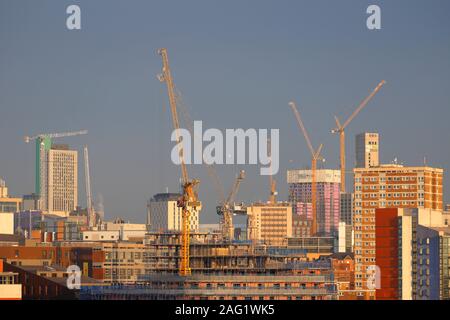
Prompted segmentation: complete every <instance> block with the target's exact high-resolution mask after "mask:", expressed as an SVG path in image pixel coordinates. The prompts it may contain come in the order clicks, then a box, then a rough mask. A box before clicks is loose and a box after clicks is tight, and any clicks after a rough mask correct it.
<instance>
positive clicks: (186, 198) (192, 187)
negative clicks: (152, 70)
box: [158, 48, 201, 276]
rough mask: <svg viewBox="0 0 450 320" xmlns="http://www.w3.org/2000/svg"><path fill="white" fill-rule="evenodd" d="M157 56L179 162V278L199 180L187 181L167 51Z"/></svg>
mask: <svg viewBox="0 0 450 320" xmlns="http://www.w3.org/2000/svg"><path fill="white" fill-rule="evenodd" d="M158 54H159V55H160V56H161V58H162V62H163V68H162V73H161V74H159V75H158V79H159V81H161V82H165V83H166V85H167V93H168V97H169V104H170V111H171V114H172V124H173V127H174V130H175V132H176V140H177V145H178V151H179V155H180V160H181V161H180V162H181V180H182V188H183V194H182V196H181V197H180V199H179V200H178V201H177V206H178V207H179V208H181V209H182V231H181V262H180V265H179V270H178V272H179V274H180V275H181V276H188V275H190V274H191V268H190V266H189V257H190V254H189V244H190V225H189V217H190V214H191V211H192V210H200V209H201V202H200V201H199V200H198V195H197V191H196V187H197V186H198V184H199V183H200V181H199V180H197V179H193V180H189V176H188V172H187V167H186V163H185V160H184V151H183V147H182V145H181V140H180V132H179V130H180V123H179V120H178V114H177V99H176V95H175V90H174V88H175V87H174V83H173V79H172V74H171V72H170V67H169V58H168V55H167V49H166V48H161V49H159V50H158Z"/></svg>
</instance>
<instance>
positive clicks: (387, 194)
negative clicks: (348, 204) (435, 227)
mask: <svg viewBox="0 0 450 320" xmlns="http://www.w3.org/2000/svg"><path fill="white" fill-rule="evenodd" d="M354 174H355V190H354V191H355V192H354V197H355V198H354V216H353V228H354V234H355V235H354V237H355V243H354V253H355V288H356V290H361V292H367V289H368V287H367V283H368V282H367V281H368V277H369V274H368V271H367V270H368V268H369V267H373V266H374V265H375V209H378V208H430V209H432V210H442V207H443V205H442V178H443V169H438V168H431V167H404V166H402V165H394V164H390V165H381V166H378V167H374V168H355V169H354ZM372 297H374V292H372Z"/></svg>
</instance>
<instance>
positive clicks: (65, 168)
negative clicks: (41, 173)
mask: <svg viewBox="0 0 450 320" xmlns="http://www.w3.org/2000/svg"><path fill="white" fill-rule="evenodd" d="M47 159H48V165H47V210H48V211H49V212H50V213H61V214H63V215H68V214H69V213H70V212H71V211H74V210H75V209H76V207H77V204H78V152H77V151H76V150H70V149H69V147H68V146H67V145H52V147H51V148H50V150H48V152H47Z"/></svg>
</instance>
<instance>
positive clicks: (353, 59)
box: [0, 0, 450, 223]
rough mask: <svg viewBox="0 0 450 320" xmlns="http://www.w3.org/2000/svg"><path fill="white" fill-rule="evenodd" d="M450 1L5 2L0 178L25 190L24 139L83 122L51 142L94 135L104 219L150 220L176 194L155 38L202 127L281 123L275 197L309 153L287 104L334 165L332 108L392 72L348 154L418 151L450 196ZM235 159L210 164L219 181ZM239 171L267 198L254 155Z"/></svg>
mask: <svg viewBox="0 0 450 320" xmlns="http://www.w3.org/2000/svg"><path fill="white" fill-rule="evenodd" d="M70 4H78V5H80V7H81V19H82V22H81V23H82V30H80V31H69V30H67V28H66V17H67V15H66V13H65V11H66V7H67V6H68V5H70ZM369 4H378V5H380V6H381V9H382V30H380V31H369V30H368V29H367V28H366V18H367V14H366V8H367V7H368V5H369ZM449 13H450V2H449V1H448V0H442V1H425V0H423V1H411V0H408V1H406V0H404V1H401V0H396V1H375V0H372V1H362V0H352V1H350V0H348V1H347V0H342V1H331V0H330V1H317V0H314V1H313V0H311V1H299V0H295V1H283V0H280V1H275V0H272V1H261V0H258V1H256V0H253V1H238V0H233V1H231V0H227V1H225V0H222V1H211V0H204V1H196V0H190V1H169V0H163V1H137V0H136V1H130V0H127V1H125V0H121V1H114V0H108V1H106V0H95V1H76V0H72V1H61V0H58V1H56V0H54V1H50V0H41V1H35V0H33V1H31V0H30V1H22V0H20V1H19V0H14V1H13V0H9V1H8V0H0V177H3V178H4V179H5V180H6V181H7V184H8V186H9V187H10V192H11V193H13V194H15V195H22V194H27V193H31V192H33V191H34V146H33V145H27V144H25V143H24V142H23V136H24V135H32V134H37V133H51V132H65V131H71V130H80V129H88V130H89V134H88V135H86V136H80V137H72V138H66V139H60V140H58V141H59V142H61V143H68V144H70V145H71V146H72V147H74V148H77V149H78V150H80V151H81V149H82V146H83V145H84V144H87V145H88V146H89V155H90V160H91V176H92V188H93V193H94V196H95V198H97V197H98V195H100V194H101V195H102V196H103V198H104V205H105V209H106V217H107V218H113V217H116V216H122V217H124V218H128V219H131V220H134V221H138V222H144V221H145V212H146V209H145V206H146V200H147V199H148V198H149V197H150V196H151V195H153V194H155V193H158V192H164V191H165V190H166V187H167V188H169V190H170V191H177V190H178V179H179V176H180V168H178V167H177V166H174V165H172V164H171V161H170V150H171V149H172V147H173V143H172V142H171V141H170V133H171V130H172V127H171V122H170V121H171V118H170V113H169V109H168V102H167V94H166V89H165V87H164V85H163V84H161V83H160V82H159V81H158V80H157V79H156V74H157V73H159V72H160V70H161V59H160V56H158V55H157V54H156V49H157V48H159V47H167V48H168V52H169V58H170V62H171V67H172V72H173V76H174V80H175V83H176V86H177V87H178V89H179V90H180V91H181V92H182V94H183V99H184V102H185V104H186V106H187V108H188V110H189V113H190V115H191V117H192V118H193V119H195V120H203V125H204V127H205V129H206V128H219V129H225V128H279V129H280V144H281V146H280V163H281V165H280V172H279V174H278V175H277V176H276V179H277V181H278V189H279V192H280V197H279V198H280V199H286V197H287V195H286V190H287V185H286V170H287V169H289V168H302V167H305V166H308V165H309V162H310V156H309V154H308V150H307V148H306V144H305V141H304V139H303V136H302V135H301V133H300V131H299V129H298V128H297V124H296V122H295V119H294V117H293V114H292V111H291V110H290V109H289V107H288V102H289V101H290V100H291V99H295V100H296V101H297V103H298V106H299V109H300V111H301V112H302V115H303V118H304V121H305V125H306V127H307V128H308V129H309V131H310V135H311V139H312V140H313V144H314V145H317V144H318V143H323V144H324V149H323V154H324V156H325V158H326V163H325V166H326V167H328V168H337V166H338V138H337V137H336V136H333V135H331V134H330V129H331V128H332V127H333V125H334V120H333V116H334V115H335V114H336V115H339V116H340V117H341V118H345V117H347V116H348V115H350V113H351V112H352V110H353V109H354V108H355V107H356V106H357V105H358V103H359V102H360V101H361V100H362V99H363V98H364V97H365V96H366V95H367V94H368V93H369V91H370V90H372V89H373V88H374V87H375V86H376V85H377V83H378V82H379V81H380V80H382V79H385V80H386V81H387V84H386V85H385V87H384V88H383V89H382V90H381V91H380V92H379V94H378V95H377V96H376V97H375V98H374V99H373V100H372V101H371V102H370V104H369V105H368V106H367V108H366V109H364V110H363V111H362V112H361V114H360V115H359V116H358V117H357V118H356V119H355V120H354V122H353V123H351V125H350V126H349V127H348V129H347V131H346V133H347V146H348V147H347V158H348V166H349V167H350V166H351V165H352V164H353V163H354V158H355V157H354V136H355V134H357V133H359V132H362V131H377V132H379V133H380V136H381V160H382V162H385V163H387V162H390V161H392V160H393V159H394V157H397V158H398V159H399V161H403V162H404V163H405V164H406V165H422V164H423V161H424V160H423V159H424V157H426V159H427V163H428V164H429V165H432V166H437V167H442V168H444V169H445V172H446V173H445V185H444V192H445V200H446V201H450V193H449V191H448V190H449V189H448V188H447V187H446V186H448V185H449V183H450V179H449V175H448V174H447V170H449V169H450V167H449V164H450V150H449V141H450V139H449V138H450V134H449V132H450V131H449V118H450V104H449V102H450V20H449ZM81 156H82V155H81V154H80V160H81ZM81 162H82V161H80V163H81ZM79 169H80V175H79V176H80V177H79V184H80V188H79V190H80V196H79V202H80V204H82V205H85V197H84V179H83V174H82V173H83V171H82V169H83V167H82V166H81V164H80V168H79ZM239 169H241V167H238V166H230V165H228V166H226V165H223V166H218V167H217V171H218V173H219V175H220V176H221V177H222V180H223V184H224V186H225V188H226V189H227V190H228V189H229V188H230V186H231V184H232V183H233V179H234V176H235V174H236V173H237V172H238V171H239ZM242 169H245V170H246V171H247V179H246V180H245V181H244V182H243V184H242V187H241V191H240V193H239V195H238V197H237V198H238V200H246V201H256V200H265V199H266V198H267V196H268V193H269V186H268V184H269V181H268V178H267V177H261V176H259V167H258V166H244V167H242ZM189 170H190V175H191V176H192V177H198V178H200V180H201V186H200V190H199V194H200V199H201V200H202V201H203V203H204V205H205V210H203V212H202V213H201V215H202V216H201V222H208V223H213V222H216V221H218V219H217V216H216V213H215V209H214V208H215V205H216V201H217V200H218V195H217V194H216V193H215V191H214V188H213V184H212V181H211V179H210V178H209V176H208V175H207V171H206V169H205V168H204V167H202V166H194V167H190V168H189ZM349 180H350V179H349ZM349 187H350V186H349Z"/></svg>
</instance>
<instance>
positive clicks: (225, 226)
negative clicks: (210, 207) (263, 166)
mask: <svg viewBox="0 0 450 320" xmlns="http://www.w3.org/2000/svg"><path fill="white" fill-rule="evenodd" d="M244 179H245V171H244V170H241V171H240V172H239V174H238V176H237V177H236V180H235V181H234V184H233V187H232V188H231V190H230V193H229V194H228V197H227V198H226V200H225V202H224V203H222V205H220V206H218V207H217V213H218V214H219V215H222V220H221V231H222V238H223V239H224V240H225V241H231V240H232V239H233V231H234V230H233V207H232V206H233V202H234V198H235V196H236V194H237V192H238V190H239V186H240V185H241V182H242V181H243V180H244Z"/></svg>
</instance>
